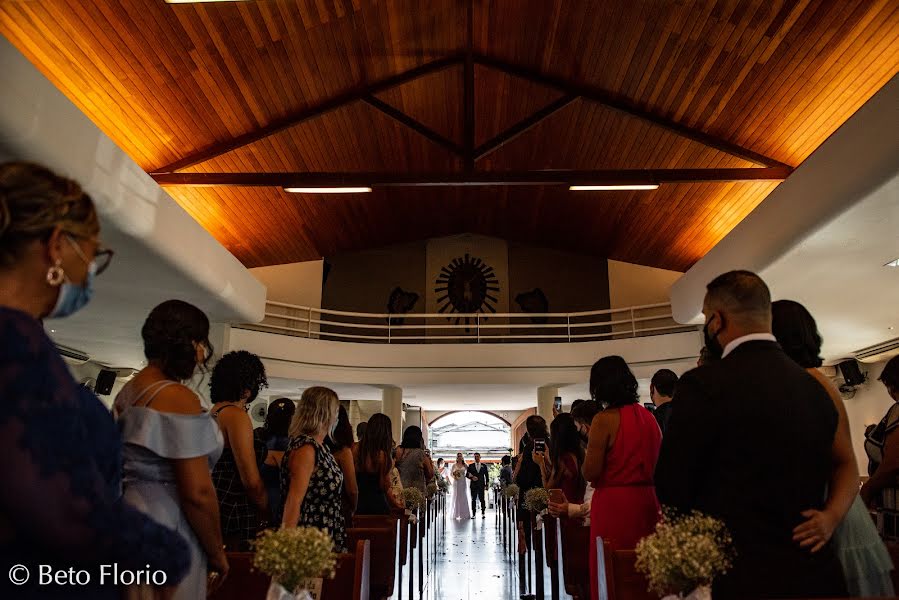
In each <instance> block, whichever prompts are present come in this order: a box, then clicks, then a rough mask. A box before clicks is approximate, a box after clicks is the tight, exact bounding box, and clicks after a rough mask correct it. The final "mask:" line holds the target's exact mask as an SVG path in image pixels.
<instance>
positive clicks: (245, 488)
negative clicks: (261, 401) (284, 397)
mask: <svg viewBox="0 0 899 600" xmlns="http://www.w3.org/2000/svg"><path fill="white" fill-rule="evenodd" d="M267 386H268V380H267V379H266V377H265V367H264V366H263V365H262V361H261V360H259V357H258V356H256V355H255V354H251V353H249V352H247V351H245V350H240V351H238V352H229V353H228V354H226V355H224V356H223V357H222V358H221V360H219V361H218V363H217V364H216V365H215V368H214V369H213V370H212V377H211V379H210V381H209V391H210V396H211V397H212V402H213V408H212V417H213V418H214V419H215V420H216V422H217V423H218V426H219V429H221V431H222V437H223V438H224V440H225V448H224V450H223V451H222V456H221V458H219V461H218V462H217V463H216V464H215V468H214V469H213V470H212V483H213V484H214V485H215V492H216V494H217V495H218V500H219V514H220V516H221V522H222V536H223V537H224V538H225V545H226V546H227V547H228V549H229V550H249V549H250V542H251V541H252V540H254V539H256V534H257V533H258V532H259V530H260V529H261V528H263V527H265V526H267V525H268V522H269V519H270V514H269V505H268V494H266V492H265V486H264V485H263V484H262V477H261V476H260V474H259V464H260V463H262V462H263V461H264V460H265V453H266V448H265V446H264V445H263V444H261V443H260V442H259V441H258V440H257V439H256V438H255V437H254V436H253V423H252V421H250V417H249V415H247V406H248V405H249V404H250V403H251V402H253V400H255V399H256V396H258V395H259V390H261V389H262V388H263V387H267Z"/></svg>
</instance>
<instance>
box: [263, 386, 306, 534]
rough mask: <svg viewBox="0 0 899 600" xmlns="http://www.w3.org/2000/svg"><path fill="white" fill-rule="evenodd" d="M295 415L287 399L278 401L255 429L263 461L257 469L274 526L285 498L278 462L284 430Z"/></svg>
mask: <svg viewBox="0 0 899 600" xmlns="http://www.w3.org/2000/svg"><path fill="white" fill-rule="evenodd" d="M294 412H296V404H294V401H293V400H291V399H290V398H278V399H277V400H273V401H272V402H271V403H270V404H269V405H268V410H267V411H266V412H265V423H264V424H263V426H262V427H257V428H256V430H255V431H254V432H253V437H254V438H255V439H256V440H258V442H257V443H261V444H263V445H264V446H265V449H266V453H265V461H264V462H263V463H262V466H260V467H259V475H260V476H261V477H262V482H263V484H264V485H265V492H266V495H267V496H268V508H269V512H270V513H271V515H272V516H271V520H270V521H269V522H270V523H271V524H273V525H276V526H277V525H278V524H280V523H281V517H282V514H283V510H284V499H283V498H282V497H281V459H282V458H284V452H285V451H286V450H287V442H288V437H287V430H288V429H290V422H291V421H292V420H293V413H294Z"/></svg>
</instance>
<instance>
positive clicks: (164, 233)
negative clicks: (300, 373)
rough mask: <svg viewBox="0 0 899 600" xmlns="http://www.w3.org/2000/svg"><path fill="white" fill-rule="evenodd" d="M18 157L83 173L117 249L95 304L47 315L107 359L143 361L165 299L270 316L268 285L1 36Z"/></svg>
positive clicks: (225, 315)
mask: <svg viewBox="0 0 899 600" xmlns="http://www.w3.org/2000/svg"><path fill="white" fill-rule="evenodd" d="M14 159H16V160H22V159H24V160H30V161H34V162H37V163H40V164H43V165H46V166H48V167H50V168H51V169H53V170H54V171H56V172H58V173H60V174H62V175H65V176H67V177H70V178H72V179H74V180H76V181H78V182H79V183H80V184H81V185H82V186H83V187H84V189H85V190H86V191H87V192H88V193H89V194H90V195H91V196H92V197H93V199H94V201H95V203H96V205H97V209H98V212H99V213H100V219H101V224H102V228H103V231H102V234H101V237H102V239H103V241H104V243H105V244H106V245H108V246H109V247H111V248H113V249H114V250H115V252H116V256H115V258H114V260H113V263H112V266H111V267H110V269H109V270H108V271H107V272H106V273H104V274H103V275H102V276H101V277H98V278H97V284H96V293H95V295H94V300H93V301H92V302H91V304H90V305H89V306H88V307H87V308H86V309H85V310H83V311H81V312H79V313H78V314H77V315H75V316H73V317H71V318H68V319H65V320H64V321H54V322H48V329H50V328H55V329H57V332H56V333H55V334H54V339H56V340H57V341H58V342H59V343H62V344H65V345H70V346H72V347H75V348H78V349H79V350H82V351H84V352H86V353H87V354H89V355H91V358H93V359H95V360H98V361H100V362H104V363H106V364H112V365H122V366H126V365H128V366H136V365H135V362H137V363H139V362H140V360H141V359H142V352H141V347H140V336H139V333H140V326H141V324H142V322H143V320H144V318H145V317H146V315H147V312H148V311H149V309H150V308H152V307H153V306H155V305H156V304H158V303H159V302H161V301H163V300H167V299H169V298H179V299H182V300H186V301H188V302H192V303H193V304H195V305H197V306H198V307H200V308H201V309H203V310H204V311H205V312H206V314H207V315H209V317H210V319H211V320H213V321H220V322H231V321H234V322H257V321H260V320H261V319H262V317H263V314H264V311H265V297H266V290H265V287H264V286H263V285H262V284H261V283H259V282H258V281H257V280H256V279H255V278H254V277H253V276H252V275H251V274H250V273H249V271H248V270H247V269H246V268H245V267H244V266H243V265H242V264H241V263H240V262H239V261H238V260H237V259H236V258H235V257H234V256H233V255H232V254H231V253H229V252H228V251H227V250H226V249H225V248H224V247H223V246H222V245H221V244H219V243H218V242H217V241H216V240H215V239H214V238H213V237H212V236H211V235H210V234H209V233H208V232H207V231H206V230H204V229H203V228H202V227H201V226H200V225H199V223H197V222H196V221H195V220H194V219H193V218H192V217H191V216H190V215H188V214H187V213H186V212H185V211H184V210H183V209H182V208H181V207H180V206H178V204H177V203H176V202H175V201H174V200H173V199H172V198H171V197H170V196H169V195H168V194H167V193H166V192H165V191H164V190H163V189H162V188H160V187H159V185H157V184H156V182H155V181H153V179H152V178H151V177H150V176H149V175H147V174H146V173H144V172H143V170H142V169H141V168H140V167H139V166H138V165H137V164H136V163H135V162H134V161H133V160H131V158H130V157H128V156H127V155H126V154H125V153H124V152H123V151H122V150H121V149H120V148H118V147H117V146H116V145H115V144H114V143H113V142H112V140H110V139H109V138H108V137H107V136H106V135H105V134H103V132H101V131H100V130H99V129H98V128H97V126H96V125H94V124H93V123H92V122H91V121H90V119H88V118H87V117H86V116H85V115H84V114H83V113H82V112H81V111H79V110H78V108H77V107H76V106H75V105H74V104H72V103H71V102H70V101H69V100H68V99H67V98H66V97H65V96H64V95H63V94H62V92H60V91H59V90H58V89H56V87H54V86H53V84H52V83H51V82H50V81H49V80H48V79H46V78H45V77H44V76H43V75H42V74H41V73H40V72H39V71H38V70H37V69H36V68H35V67H34V66H33V65H32V64H31V63H29V62H28V60H27V59H26V58H25V57H24V56H23V55H22V54H21V53H20V52H19V51H18V50H17V49H16V48H15V47H13V46H12V45H11V44H10V43H9V41H8V40H6V39H5V38H2V37H0V160H14ZM135 359H136V360H135Z"/></svg>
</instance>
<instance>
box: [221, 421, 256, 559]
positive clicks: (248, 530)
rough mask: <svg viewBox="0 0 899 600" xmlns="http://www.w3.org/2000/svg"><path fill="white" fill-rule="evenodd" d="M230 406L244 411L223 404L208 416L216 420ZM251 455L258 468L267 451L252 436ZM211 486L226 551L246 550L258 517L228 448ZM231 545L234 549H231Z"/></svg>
mask: <svg viewBox="0 0 899 600" xmlns="http://www.w3.org/2000/svg"><path fill="white" fill-rule="evenodd" d="M229 407H231V408H234V409H235V410H243V409H241V408H240V407H239V406H237V405H235V404H226V405H224V406H219V407H216V408H214V409H213V410H212V412H211V413H210V414H211V416H212V418H213V419H215V420H216V421H217V420H218V416H219V413H221V412H222V411H223V410H225V409H226V408H229ZM253 452H254V453H255V455H256V463H257V465H258V464H259V462H260V460H259V459H260V455H261V457H262V460H265V453H266V452H268V450H267V449H266V448H265V445H263V444H262V443H261V441H260V440H257V439H256V438H255V437H254V439H253ZM212 484H213V485H214V486H215V493H216V495H217V496H218V501H219V515H220V518H221V524H222V536H223V537H224V539H225V543H226V544H228V545H229V548H228V549H229V550H241V551H246V550H249V549H250V548H249V542H250V541H251V540H254V539H256V534H257V533H258V532H259V522H260V518H261V515H259V513H258V511H257V510H256V506H255V505H254V504H253V503H252V502H251V501H250V497H249V495H247V490H246V489H245V488H244V486H243V481H242V480H241V479H240V471H238V470H237V459H236V458H235V456H234V451H233V450H232V449H231V448H230V446H226V447H225V448H224V449H223V450H222V456H221V458H219V460H218V462H217V463H215V468H213V469H212ZM232 545H233V546H235V547H234V548H231V547H230V546H232Z"/></svg>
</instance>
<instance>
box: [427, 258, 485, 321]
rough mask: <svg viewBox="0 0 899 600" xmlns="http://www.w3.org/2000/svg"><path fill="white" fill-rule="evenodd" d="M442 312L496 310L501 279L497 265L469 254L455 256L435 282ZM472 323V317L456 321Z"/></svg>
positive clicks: (441, 270)
mask: <svg viewBox="0 0 899 600" xmlns="http://www.w3.org/2000/svg"><path fill="white" fill-rule="evenodd" d="M435 283H436V284H437V287H435V288H434V291H436V292H437V294H438V297H437V304H438V305H439V311H440V312H442V313H444V312H451V313H484V312H488V311H489V312H491V313H495V312H496V303H497V292H499V281H498V280H497V278H496V273H494V272H493V267H490V266H488V265H487V263H485V262H484V261H483V260H481V259H480V258H475V257H472V256H470V255H468V254H466V255H465V256H464V257H462V258H454V259H453V260H452V261H451V262H450V264H448V265H447V266H445V267H443V268H442V269H440V274H439V275H438V276H437V281H436V282H435ZM463 321H464V323H465V324H466V325H468V324H469V323H470V322H472V321H473V319H471V317H456V324H457V325H458V324H459V323H461V322H463Z"/></svg>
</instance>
